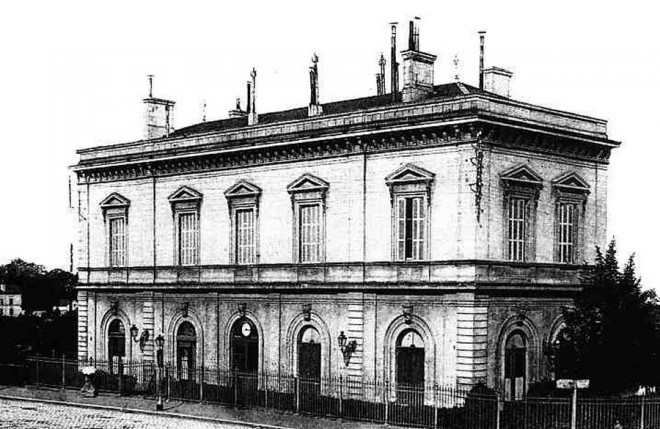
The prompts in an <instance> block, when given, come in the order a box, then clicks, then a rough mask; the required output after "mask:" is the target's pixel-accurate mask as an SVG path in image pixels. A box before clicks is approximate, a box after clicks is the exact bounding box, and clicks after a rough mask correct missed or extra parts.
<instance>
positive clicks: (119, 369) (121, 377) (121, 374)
mask: <svg viewBox="0 0 660 429" xmlns="http://www.w3.org/2000/svg"><path fill="white" fill-rule="evenodd" d="M117 373H118V375H119V392H117V395H119V396H121V392H122V391H123V380H124V368H123V365H122V362H121V356H119V357H118V359H117Z"/></svg>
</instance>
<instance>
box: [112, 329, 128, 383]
mask: <svg viewBox="0 0 660 429" xmlns="http://www.w3.org/2000/svg"><path fill="white" fill-rule="evenodd" d="M125 357H126V330H125V328H124V324H123V323H122V322H121V320H119V319H115V320H113V321H112V322H110V326H108V364H109V367H110V373H112V374H119V373H120V371H121V365H122V363H121V362H122V361H123V360H124V358H125Z"/></svg>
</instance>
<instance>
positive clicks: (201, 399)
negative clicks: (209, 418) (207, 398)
mask: <svg viewBox="0 0 660 429" xmlns="http://www.w3.org/2000/svg"><path fill="white" fill-rule="evenodd" d="M199 402H204V367H203V366H202V368H201V370H200V372H199Z"/></svg>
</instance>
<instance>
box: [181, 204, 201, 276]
mask: <svg viewBox="0 0 660 429" xmlns="http://www.w3.org/2000/svg"><path fill="white" fill-rule="evenodd" d="M178 218H179V219H178V220H179V222H178V227H179V237H178V238H179V264H180V265H195V264H197V263H198V260H199V222H198V217H197V212H184V213H179V214H178Z"/></svg>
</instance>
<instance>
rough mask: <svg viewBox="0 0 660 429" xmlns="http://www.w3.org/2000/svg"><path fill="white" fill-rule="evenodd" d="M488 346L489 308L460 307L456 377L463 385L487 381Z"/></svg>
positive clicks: (467, 385)
mask: <svg viewBox="0 0 660 429" xmlns="http://www.w3.org/2000/svg"><path fill="white" fill-rule="evenodd" d="M487 347H488V308H487V307H486V306H462V307H459V308H458V341H457V345H456V354H457V356H456V358H457V359H456V369H457V371H456V378H457V383H458V385H459V386H461V387H469V386H473V385H475V384H477V383H479V382H482V383H486V375H487V373H486V371H487V363H488V362H487V360H488V356H487Z"/></svg>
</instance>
